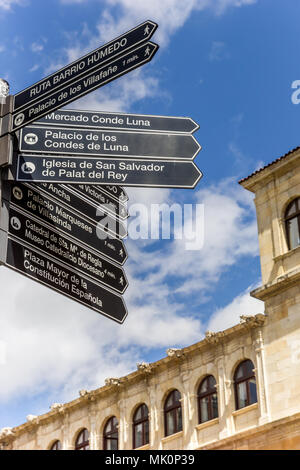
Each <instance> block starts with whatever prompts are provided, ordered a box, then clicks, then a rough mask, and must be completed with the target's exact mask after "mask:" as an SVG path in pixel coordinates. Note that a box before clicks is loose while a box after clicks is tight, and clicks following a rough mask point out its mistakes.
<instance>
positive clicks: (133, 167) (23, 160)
mask: <svg viewBox="0 0 300 470" xmlns="http://www.w3.org/2000/svg"><path fill="white" fill-rule="evenodd" d="M11 173H12V177H13V178H14V179H15V180H17V181H28V182H29V181H32V182H52V183H77V184H79V183H89V184H90V183H92V184H97V183H102V184H114V185H121V186H123V185H125V186H137V187H150V188H151V187H152V188H159V187H161V188H194V187H195V186H196V184H197V183H198V181H199V180H200V178H201V177H202V173H201V171H200V170H199V168H198V167H197V166H196V165H195V164H194V162H191V161H183V160H174V161H172V160H133V159H126V160H121V159H111V158H110V159H108V158H101V159H96V158H79V157H75V158H72V157H66V158H62V157H56V158H55V157H53V156H42V157H41V156H39V157H37V156H35V155H19V156H18V160H17V167H16V168H14V169H12V172H11ZM14 173H15V174H14Z"/></svg>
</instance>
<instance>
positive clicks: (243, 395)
mask: <svg viewBox="0 0 300 470" xmlns="http://www.w3.org/2000/svg"><path fill="white" fill-rule="evenodd" d="M237 393H238V408H244V407H245V406H247V405H248V403H247V383H246V382H240V383H239V384H237Z"/></svg>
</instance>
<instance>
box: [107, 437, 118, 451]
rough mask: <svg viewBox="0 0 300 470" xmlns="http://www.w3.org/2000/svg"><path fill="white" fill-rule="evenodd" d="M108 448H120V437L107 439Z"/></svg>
mask: <svg viewBox="0 0 300 470" xmlns="http://www.w3.org/2000/svg"><path fill="white" fill-rule="evenodd" d="M106 449H107V450H118V439H110V438H108V439H106Z"/></svg>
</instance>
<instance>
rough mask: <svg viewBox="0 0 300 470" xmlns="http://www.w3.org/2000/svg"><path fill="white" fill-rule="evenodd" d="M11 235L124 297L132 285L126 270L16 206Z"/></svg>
mask: <svg viewBox="0 0 300 470" xmlns="http://www.w3.org/2000/svg"><path fill="white" fill-rule="evenodd" d="M8 233H9V235H11V236H13V238H15V239H16V238H17V239H18V240H19V241H20V242H21V243H24V242H25V243H27V244H28V245H30V246H31V247H32V248H39V249H40V250H41V251H43V252H44V254H45V255H46V256H52V258H55V259H56V260H57V261H59V262H62V263H64V264H67V265H68V266H69V267H70V268H72V270H73V271H75V272H76V273H80V272H81V273H82V274H84V275H86V276H88V277H91V278H93V279H94V280H95V281H97V283H100V284H103V285H104V286H106V287H109V288H111V289H113V290H116V291H117V292H119V293H121V294H122V293H123V292H124V291H125V290H126V288H127V286H128V281H127V279H126V276H125V272H124V271H123V269H122V268H120V267H118V266H116V265H114V264H113V263H111V262H109V261H107V260H106V259H105V258H103V257H101V256H99V255H97V253H95V252H94V251H91V250H90V249H88V248H86V247H84V246H83V245H80V244H79V243H77V242H76V241H75V240H71V239H69V238H68V237H66V236H65V235H63V234H61V233H60V232H59V231H57V230H55V229H52V228H49V227H48V226H47V225H45V224H44V223H43V222H41V221H40V220H38V219H35V218H34V217H32V216H29V215H27V214H25V213H23V212H21V211H19V210H17V209H16V208H15V207H13V206H10V207H9V225H8Z"/></svg>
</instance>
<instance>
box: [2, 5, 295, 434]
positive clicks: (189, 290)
mask: <svg viewBox="0 0 300 470" xmlns="http://www.w3.org/2000/svg"><path fill="white" fill-rule="evenodd" d="M299 14H300V5H299V2H298V1H297V0H289V1H288V2H287V1H286V0H257V1H255V0H186V1H185V2H180V1H179V0H164V1H163V2H162V1H160V0H151V1H148V0H142V1H138V0H44V1H43V2H41V1H38V0H24V1H23V0H0V26H1V36H0V64H1V67H0V70H1V72H0V76H1V77H3V78H6V79H7V80H8V81H9V82H10V85H11V93H12V94H14V93H17V92H19V91H21V90H22V89H24V88H25V87H26V86H28V85H31V84H32V83H34V82H35V81H38V80H40V79H41V78H43V77H44V76H45V75H46V74H48V73H50V72H52V71H55V70H57V69H58V68H59V67H61V66H63V65H66V64H67V63H69V62H71V61H73V60H75V59H76V58H78V57H80V56H82V55H83V54H85V53H86V52H88V51H90V50H92V49H95V48H96V47H98V46H100V45H101V44H103V43H105V42H107V41H109V40H111V39H113V38H114V37H116V36H117V35H119V34H121V33H123V32H125V31H127V30H128V29H131V28H132V27H134V26H135V25H137V24H139V23H140V22H142V21H144V20H146V19H152V20H154V21H157V23H158V24H159V28H158V30H157V32H156V33H155V36H154V37H153V40H154V42H157V43H158V44H159V45H160V50H159V51H158V53H157V54H156V56H155V58H154V59H153V61H152V62H151V63H150V64H147V65H145V66H144V67H143V68H141V69H139V70H137V71H135V72H133V73H130V74H128V75H127V76H126V77H123V78H121V79H119V80H117V81H115V82H114V83H112V84H110V85H107V86H105V87H103V88H102V89H101V90H98V91H96V92H93V93H91V94H89V95H88V96H87V97H85V98H83V99H81V100H78V101H76V102H75V103H73V104H72V105H69V106H68V108H77V109H87V110H89V109H94V110H99V111H125V112H130V113H142V114H155V115H167V116H191V117H192V118H193V119H194V120H195V121H196V122H198V123H199V124H200V130H199V131H197V133H196V134H195V137H196V138H197V140H198V141H199V143H200V144H201V146H202V147H203V149H202V151H201V152H200V153H199V155H198V156H197V158H196V160H195V162H196V163H197V165H198V166H199V168H200V169H201V171H202V172H203V173H204V177H203V179H202V180H201V181H200V183H199V184H198V186H197V188H196V189H195V190H167V189H128V194H129V196H130V202H131V204H133V203H144V204H146V205H147V206H149V205H150V204H151V203H164V202H166V203H170V204H172V203H179V204H184V203H193V204H197V203H198V204H204V246H203V248H202V249H201V250H199V251H188V250H186V249H185V243H184V241H180V240H162V241H155V242H154V241H153V240H152V241H151V240H135V241H134V240H127V242H126V246H127V249H128V252H129V260H128V262H127V263H126V265H125V269H126V273H127V276H128V278H129V282H130V287H129V288H128V290H127V292H126V294H125V299H126V303H127V306H128V310H129V315H128V318H127V319H126V322H125V323H124V324H123V325H121V326H120V325H117V324H115V323H113V322H112V321H110V320H108V319H105V318H103V317H101V316H100V315H97V314H96V313H95V312H93V311H91V310H90V311H89V310H87V309H86V308H84V307H82V306H80V305H79V304H78V305H77V304H76V303H74V302H72V301H71V300H69V299H65V298H63V297H62V296H60V295H59V294H56V293H54V292H52V291H50V290H48V289H46V288H45V287H43V286H40V285H38V284H36V283H33V282H32V281H30V280H27V279H25V278H23V277H22V276H20V275H17V274H16V273H14V272H12V271H9V270H8V269H7V268H4V267H1V269H0V286H1V315H0V347H1V349H0V351H2V359H1V361H0V377H1V387H0V428H1V427H6V426H15V425H17V424H21V423H22V422H24V421H26V416H27V415H28V414H34V415H35V414H41V413H44V412H47V411H48V410H49V406H50V405H51V404H52V403H53V402H64V401H67V400H70V399H72V398H75V397H77V396H78V390H80V389H82V388H86V389H91V388H96V387H98V386H101V385H102V384H103V383H104V379H105V378H106V377H118V376H121V375H124V374H126V373H128V372H130V371H132V370H134V369H135V368H136V363H137V362H141V361H148V362H151V361H154V360H157V359H159V358H161V357H163V356H164V355H165V350H166V349H167V348H169V347H173V346H176V347H183V346H186V345H188V344H191V343H193V342H196V341H199V340H200V339H202V338H203V335H204V334H205V331H207V330H208V329H209V330H215V331H217V330H221V329H224V328H227V327H229V326H231V325H233V324H235V323H238V322H239V315H245V314H248V315H250V314H255V313H258V312H263V311H264V306H263V304H262V303H260V302H259V301H256V300H254V299H252V298H251V297H250V295H249V291H250V290H251V289H253V288H254V287H255V286H257V285H258V284H259V282H260V265H259V257H258V242H257V227H256V218H255V211H254V204H253V197H252V195H251V194H250V193H249V194H248V193H247V192H246V191H245V190H244V189H243V188H241V187H240V186H239V185H238V180H239V179H241V178H243V177H245V176H247V175H248V174H250V173H252V172H253V171H254V170H255V169H257V168H259V167H261V166H263V165H264V164H266V163H268V162H270V161H272V160H274V159H275V158H277V157H278V156H281V155H282V154H284V153H286V152H287V151H288V150H290V149H291V148H293V147H296V146H298V145H299V137H298V134H299V126H300V105H299V106H297V105H295V104H293V103H292V101H291V96H292V92H293V90H292V88H291V85H292V82H293V81H294V80H297V79H300V61H299V47H298V46H299V38H298V22H299Z"/></svg>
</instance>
